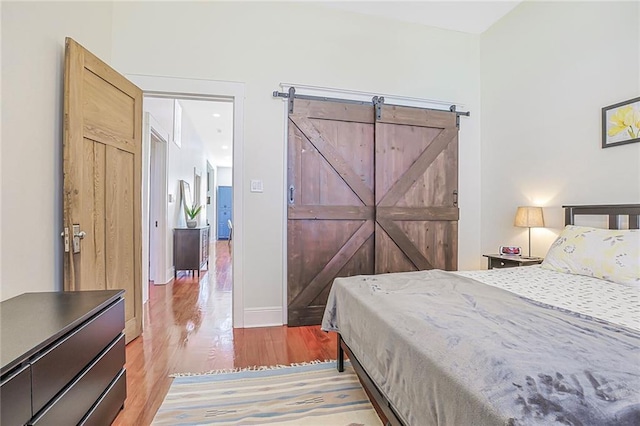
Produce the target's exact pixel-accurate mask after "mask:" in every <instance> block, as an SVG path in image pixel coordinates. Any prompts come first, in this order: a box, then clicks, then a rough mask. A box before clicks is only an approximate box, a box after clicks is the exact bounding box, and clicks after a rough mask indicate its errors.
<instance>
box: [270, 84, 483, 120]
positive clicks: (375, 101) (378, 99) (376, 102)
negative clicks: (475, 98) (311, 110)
mask: <svg viewBox="0 0 640 426" xmlns="http://www.w3.org/2000/svg"><path fill="white" fill-rule="evenodd" d="M273 97H274V98H284V99H288V102H289V114H293V103H294V100H295V99H302V100H308V101H329V102H340V103H345V104H354V105H373V106H374V107H375V108H376V118H377V119H380V109H381V107H382V104H384V105H386V106H392V107H393V106H401V107H403V108H416V109H422V110H425V109H426V110H430V111H447V110H443V109H437V108H424V107H415V106H409V105H395V104H385V103H384V96H373V97H372V98H371V101H358V100H355V99H344V98H331V97H326V96H313V95H301V94H297V93H296V88H295V87H290V88H289V90H288V91H287V92H278V91H277V90H274V91H273ZM448 111H449V112H455V113H456V124H457V125H458V127H459V125H460V116H465V117H469V116H470V115H471V112H470V111H456V106H455V105H451V106H450V107H449V109H448Z"/></svg>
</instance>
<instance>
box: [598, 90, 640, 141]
mask: <svg viewBox="0 0 640 426" xmlns="http://www.w3.org/2000/svg"><path fill="white" fill-rule="evenodd" d="M634 142H640V98H634V99H629V100H628V101H624V102H620V103H618V104H615V105H609V106H607V107H604V108H602V147H603V148H609V147H610V146H616V145H625V144H628V143H634Z"/></svg>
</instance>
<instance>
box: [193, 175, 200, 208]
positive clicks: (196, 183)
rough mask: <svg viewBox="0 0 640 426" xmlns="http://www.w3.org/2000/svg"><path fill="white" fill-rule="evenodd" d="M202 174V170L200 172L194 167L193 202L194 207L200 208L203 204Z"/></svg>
mask: <svg viewBox="0 0 640 426" xmlns="http://www.w3.org/2000/svg"><path fill="white" fill-rule="evenodd" d="M201 182H202V172H200V170H198V168H197V167H194V169H193V196H194V199H193V202H194V204H193V205H194V206H199V205H201V204H202V202H201V201H200V192H201V185H202V183H201Z"/></svg>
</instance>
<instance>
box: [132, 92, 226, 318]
mask: <svg viewBox="0 0 640 426" xmlns="http://www.w3.org/2000/svg"><path fill="white" fill-rule="evenodd" d="M143 108H144V111H145V113H148V114H150V115H151V116H152V117H154V118H156V119H157V121H158V122H159V123H160V126H161V127H163V128H169V132H168V133H169V137H168V139H169V143H168V144H167V145H168V147H167V152H166V154H167V161H166V167H165V175H166V177H167V185H166V186H165V190H164V192H166V193H167V194H168V199H167V203H166V204H165V205H164V206H163V205H159V204H156V203H155V201H154V200H155V198H154V194H153V193H152V192H151V187H152V186H153V179H154V176H153V173H150V174H149V182H150V192H149V205H150V212H149V226H150V228H149V230H150V232H149V244H150V247H149V254H150V256H149V261H150V265H153V264H154V259H153V254H154V253H155V248H156V246H157V245H156V244H155V240H154V236H153V231H154V229H155V227H156V222H155V218H154V214H153V209H154V208H155V209H161V208H163V207H164V208H165V210H166V211H167V222H166V224H165V227H164V231H165V232H166V235H167V242H168V244H167V247H166V250H165V256H166V257H167V259H169V260H168V265H169V266H170V267H169V271H167V273H166V276H167V278H168V279H167V280H161V281H160V282H157V281H155V280H154V283H153V284H166V283H168V282H170V281H171V278H173V277H174V276H175V277H176V282H175V283H174V287H175V285H176V283H177V284H178V285H183V284H188V285H190V286H191V287H193V289H194V291H195V292H196V293H197V292H198V291H199V290H201V287H202V286H208V285H209V284H213V285H214V286H215V288H224V289H225V292H226V293H227V295H228V298H229V303H228V304H226V303H225V305H226V306H229V309H230V310H229V316H230V317H231V316H232V310H231V306H232V298H233V288H234V285H233V276H232V274H231V273H230V272H231V271H233V269H234V268H233V267H231V265H230V261H231V260H230V259H231V253H230V251H231V247H230V245H227V244H224V245H223V246H222V249H223V250H224V253H222V252H221V250H220V248H219V245H217V244H216V230H217V224H216V220H217V214H216V199H217V192H218V191H217V186H218V181H219V179H218V173H219V171H220V170H228V171H229V173H228V178H229V183H231V182H232V180H233V173H232V172H231V170H232V166H233V152H234V150H233V146H234V103H233V100H231V99H221V98H204V97H197V98H195V97H193V96H176V95H169V94H151V95H146V94H145V97H144V106H143ZM153 155H155V150H154V147H153V145H150V157H152V156H153ZM153 164H154V160H153V158H150V168H151V170H153ZM203 171H205V173H203ZM184 183H187V184H188V187H189V188H190V197H189V199H191V200H192V202H191V204H192V205H191V206H189V207H190V208H193V207H195V208H198V207H201V210H200V213H199V214H198V216H197V217H196V220H197V227H198V228H208V234H209V235H210V237H209V239H208V242H209V244H208V245H207V246H206V249H202V250H201V253H208V260H209V261H208V263H207V265H208V268H207V267H205V266H204V262H203V263H202V264H201V265H200V268H199V269H200V270H201V272H200V273H199V274H197V273H192V272H191V271H183V270H178V271H175V270H171V265H173V264H174V262H173V260H174V254H173V250H174V244H175V242H174V241H173V235H174V232H175V229H181V228H186V227H187V221H186V219H187V218H186V217H185V204H184V200H183V197H182V192H183V187H184ZM229 201H230V202H232V199H231V198H230V199H229ZM229 219H231V218H229ZM181 232H182V231H181ZM181 244H182V242H181ZM195 250H196V254H197V251H198V248H197V247H195ZM181 253H183V251H182V249H181ZM181 256H182V254H181ZM218 257H221V259H218ZM181 262H183V261H182V260H181ZM195 268H196V269H198V267H197V266H195ZM217 268H218V269H224V270H225V273H224V274H219V273H218V271H217V270H216V269H217ZM207 269H208V271H206V272H205V270H207ZM202 272H204V273H202ZM149 277H150V279H153V278H154V275H153V272H151V273H150V275H149ZM205 277H206V279H205ZM220 279H223V280H224V281H225V282H224V283H217V282H215V281H217V280H220ZM185 280H189V282H188V283H187V282H186V281H185ZM194 280H196V281H195V282H192V281H194ZM214 282H215V283H214ZM194 283H195V284H198V283H199V284H200V286H193V285H192V284H194ZM153 284H152V285H153ZM235 324H237V323H235ZM235 324H234V325H235ZM235 326H236V327H237V326H238V325H235Z"/></svg>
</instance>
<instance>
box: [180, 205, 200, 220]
mask: <svg viewBox="0 0 640 426" xmlns="http://www.w3.org/2000/svg"><path fill="white" fill-rule="evenodd" d="M201 210H202V205H200V206H192V207H187V206H184V212H185V213H186V215H187V216H188V217H189V219H191V220H193V219H195V218H196V216H198V214H199V213H200V211H201Z"/></svg>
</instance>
